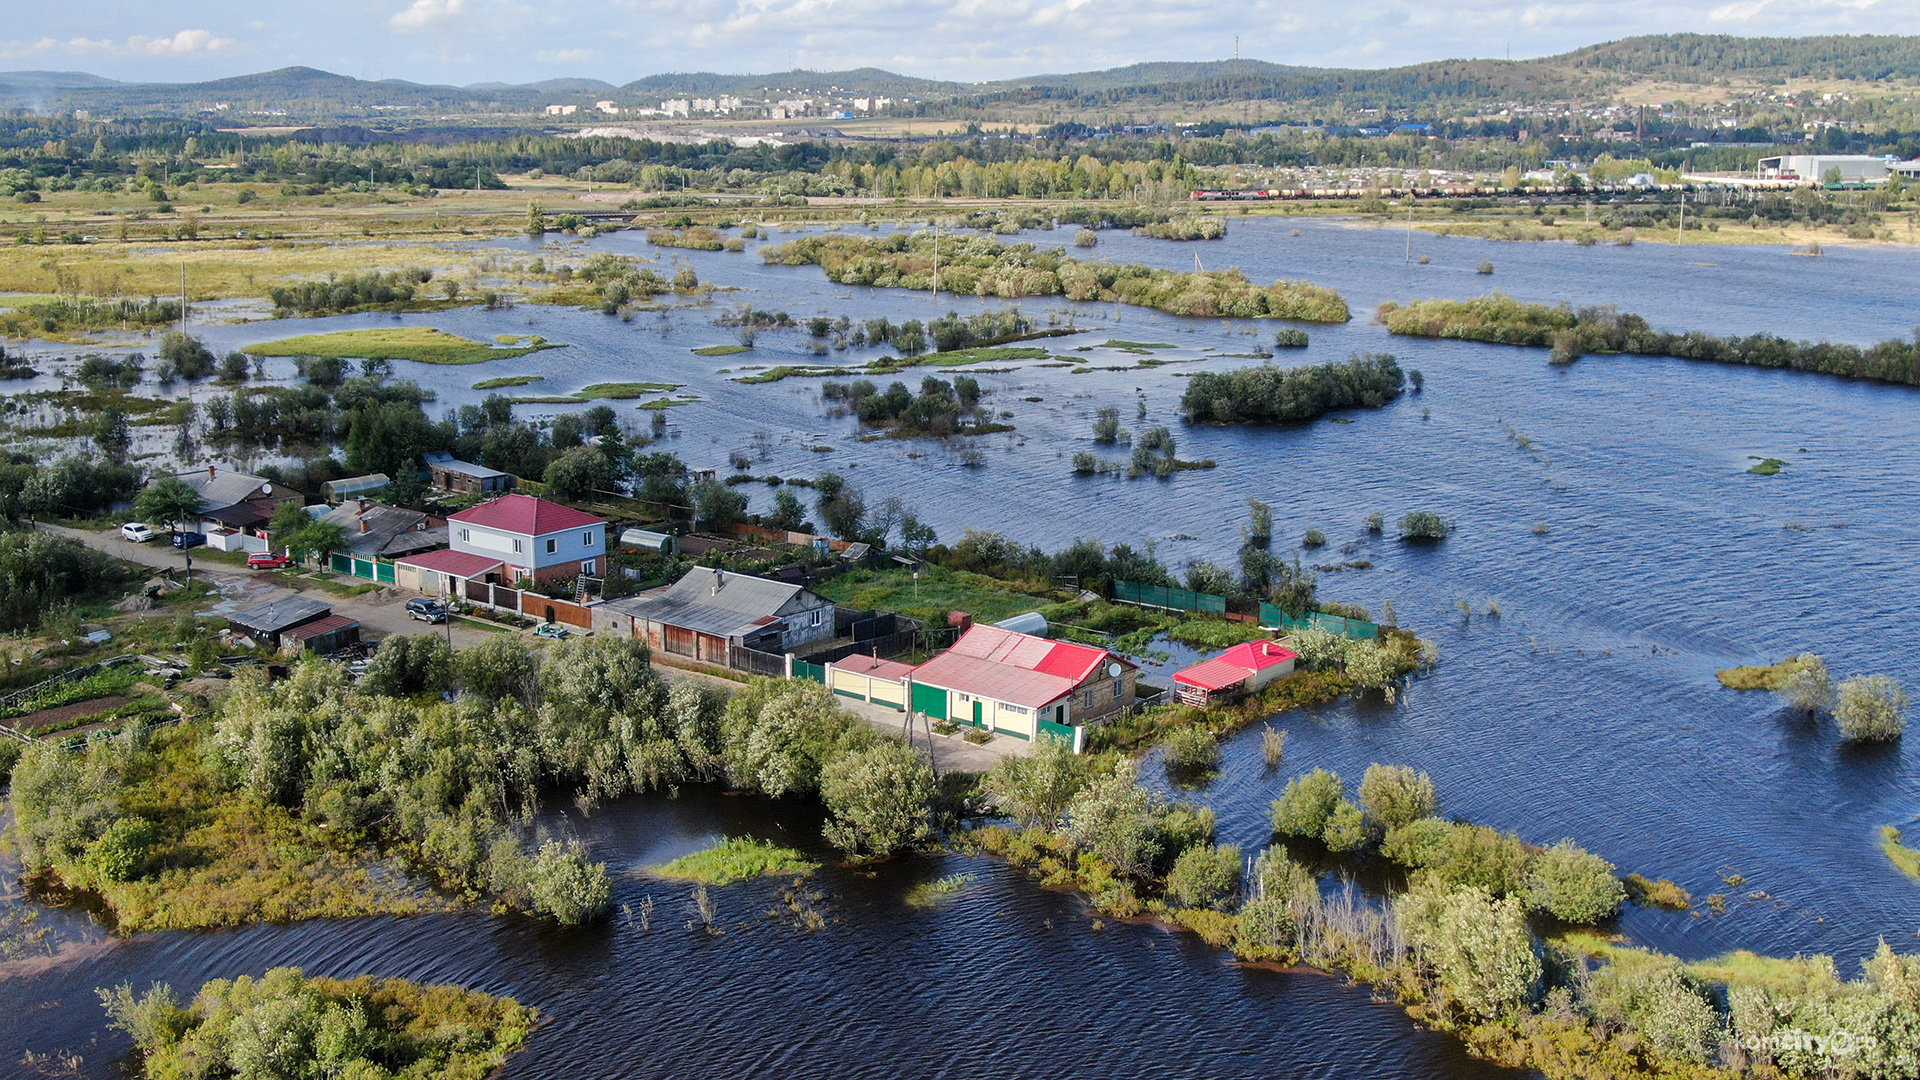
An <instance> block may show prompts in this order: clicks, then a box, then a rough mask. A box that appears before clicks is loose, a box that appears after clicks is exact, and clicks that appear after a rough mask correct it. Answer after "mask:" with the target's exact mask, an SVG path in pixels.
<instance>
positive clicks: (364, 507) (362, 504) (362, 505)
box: [355, 499, 371, 526]
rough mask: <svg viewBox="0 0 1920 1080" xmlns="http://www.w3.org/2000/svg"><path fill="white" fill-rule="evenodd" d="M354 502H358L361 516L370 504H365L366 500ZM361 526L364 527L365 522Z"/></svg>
mask: <svg viewBox="0 0 1920 1080" xmlns="http://www.w3.org/2000/svg"><path fill="white" fill-rule="evenodd" d="M355 501H356V502H358V503H359V504H360V512H361V513H363V514H364V513H366V512H367V507H368V506H369V505H371V504H370V503H368V502H367V500H365V499H356V500H355ZM361 524H362V525H363V526H364V525H365V522H362V523H361Z"/></svg>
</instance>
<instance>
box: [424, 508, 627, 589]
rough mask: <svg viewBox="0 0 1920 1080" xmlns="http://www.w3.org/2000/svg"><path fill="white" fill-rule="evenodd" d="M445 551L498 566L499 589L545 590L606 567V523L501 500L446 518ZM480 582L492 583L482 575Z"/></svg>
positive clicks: (565, 511)
mask: <svg viewBox="0 0 1920 1080" xmlns="http://www.w3.org/2000/svg"><path fill="white" fill-rule="evenodd" d="M447 546H448V550H450V551H452V552H454V553H456V554H460V555H471V556H476V557H478V558H481V559H488V560H492V561H495V562H498V563H499V564H500V567H499V569H498V570H494V571H488V572H486V573H494V574H498V575H499V578H500V581H499V583H500V584H509V585H512V584H516V583H519V582H532V583H533V584H536V585H546V584H550V583H553V582H565V581H572V580H574V579H575V578H578V577H579V576H580V575H582V574H586V575H589V576H591V575H595V574H598V573H600V571H601V569H602V568H603V567H604V566H606V557H607V523H606V521H605V520H603V519H601V518H597V517H595V516H593V515H592V514H589V513H587V512H586V511H584V510H575V509H574V508H573V507H571V506H562V505H560V504H559V503H557V502H548V501H547V500H546V499H540V498H535V497H534V496H532V495H519V494H513V495H502V496H501V497H499V498H497V499H492V500H489V501H487V502H483V503H481V504H480V505H478V506H475V507H472V508H471V509H467V510H462V511H460V512H459V513H457V514H449V515H448V516H447ZM462 576H481V577H482V578H483V580H493V579H492V578H489V577H485V576H484V573H483V574H481V575H462Z"/></svg>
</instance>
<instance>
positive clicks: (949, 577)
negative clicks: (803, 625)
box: [816, 567, 1049, 626]
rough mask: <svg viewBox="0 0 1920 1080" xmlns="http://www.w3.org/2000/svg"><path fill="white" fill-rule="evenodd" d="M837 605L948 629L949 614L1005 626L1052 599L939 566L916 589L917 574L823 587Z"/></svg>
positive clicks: (847, 577)
mask: <svg viewBox="0 0 1920 1080" xmlns="http://www.w3.org/2000/svg"><path fill="white" fill-rule="evenodd" d="M816 591H817V592H819V593H820V595H822V596H825V597H826V598H827V599H829V600H832V601H833V602H835V603H837V604H844V605H846V606H848V607H856V608H881V609H885V610H888V611H898V612H900V613H901V614H903V615H910V616H912V617H914V618H916V619H926V620H927V622H928V625H930V626H944V625H946V621H947V612H949V611H964V612H967V613H968V614H970V615H972V616H973V621H974V622H977V623H992V622H999V621H1000V620H1002V619H1007V618H1011V617H1013V616H1015V615H1019V614H1022V613H1023V612H1028V611H1033V610H1035V609H1037V608H1041V607H1044V606H1046V605H1047V604H1048V603H1049V601H1048V599H1047V598H1046V596H1044V595H1042V594H1037V593H1028V592H1022V591H1020V590H1019V589H1016V588H1014V587H1013V586H1011V585H1009V584H1007V583H1006V582H1003V581H999V580H997V579H995V578H990V577H986V576H984V575H981V574H969V573H965V572H962V571H955V570H945V569H941V568H939V567H934V568H932V569H930V570H928V571H927V572H926V573H925V574H923V575H922V576H921V578H920V581H919V584H918V585H917V586H916V585H915V583H914V580H913V571H911V570H908V569H906V568H905V567H901V568H899V569H897V570H856V571H854V572H853V573H851V574H842V575H840V576H839V577H837V578H834V579H833V580H832V581H828V582H825V583H823V584H821V585H820V586H819V587H818V589H817V590H816Z"/></svg>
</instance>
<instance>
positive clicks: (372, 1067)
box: [99, 967, 539, 1080]
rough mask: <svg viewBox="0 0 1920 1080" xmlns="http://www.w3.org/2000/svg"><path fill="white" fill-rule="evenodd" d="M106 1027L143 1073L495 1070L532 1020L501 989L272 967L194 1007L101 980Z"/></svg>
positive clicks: (457, 1073)
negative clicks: (121, 1039)
mask: <svg viewBox="0 0 1920 1080" xmlns="http://www.w3.org/2000/svg"><path fill="white" fill-rule="evenodd" d="M99 993H100V1002H101V1004H102V1005H103V1006H105V1007H106V1011H107V1016H108V1018H109V1020H110V1021H111V1023H112V1025H113V1026H114V1027H116V1028H119V1029H120V1030H121V1031H124V1032H126V1033H127V1034H128V1035H129V1036H131V1037H132V1039H133V1043H134V1047H135V1048H136V1049H137V1050H138V1052H139V1055H140V1059H141V1060H140V1065H141V1068H140V1072H141V1074H142V1075H145V1076H150V1077H155V1078H159V1077H202V1076H243V1077H267V1076H274V1077H283V1076H284V1077H296V1076H297V1077H323V1076H324V1077H345V1078H351V1080H388V1078H397V1077H426V1076H436V1077H482V1076H491V1075H493V1074H494V1073H495V1072H496V1071H498V1070H499V1069H500V1068H501V1066H502V1065H504V1064H505V1063H506V1060H507V1057H508V1055H510V1054H512V1053H513V1052H514V1051H516V1050H519V1049H520V1048H521V1047H522V1046H524V1045H525V1044H526V1040H527V1035H528V1033H529V1032H531V1031H532V1030H533V1027H534V1024H535V1023H536V1022H537V1021H538V1019H539V1014H537V1013H536V1012H535V1011H534V1010H532V1009H530V1008H527V1007H526V1006H524V1005H521V1004H520V1003H519V1002H517V1001H515V1000H513V999H512V998H509V997H495V996H493V995H491V994H483V993H480V992H479V991H476V990H465V989H462V988H460V987H457V986H422V985H420V984H418V983H414V982H409V981H407V980H405V979H375V978H372V977H371V976H362V977H360V978H358V979H351V980H341V979H320V978H312V979H310V978H308V977H307V976H306V975H305V974H304V973H303V972H302V971H301V970H300V969H299V968H293V967H281V968H274V969H273V970H271V971H269V972H267V973H266V975H264V976H262V977H261V978H259V979H254V978H252V977H250V976H246V975H242V976H240V977H239V978H237V979H234V980H232V981H228V980H226V979H214V980H213V981H211V982H209V983H207V984H206V985H205V986H202V987H201V988H200V992H199V993H198V994H196V995H194V999H193V1002H192V1004H191V1005H185V1006H183V1005H181V1003H180V998H179V996H178V995H177V994H175V993H174V991H173V988H172V987H169V986H165V985H159V984H156V985H155V986H154V987H153V988H152V989H151V990H148V991H147V992H146V993H145V994H141V995H136V994H135V993H134V991H133V987H132V986H131V985H130V984H122V985H120V986H118V987H116V988H114V989H112V990H101V991H100V992H99Z"/></svg>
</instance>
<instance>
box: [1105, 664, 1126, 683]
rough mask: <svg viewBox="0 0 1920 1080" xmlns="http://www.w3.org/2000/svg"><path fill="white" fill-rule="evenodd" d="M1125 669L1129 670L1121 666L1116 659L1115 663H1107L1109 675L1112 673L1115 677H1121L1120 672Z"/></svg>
mask: <svg viewBox="0 0 1920 1080" xmlns="http://www.w3.org/2000/svg"><path fill="white" fill-rule="evenodd" d="M1125 670H1127V669H1126V668H1123V667H1121V666H1120V664H1119V663H1118V662H1117V661H1116V662H1114V663H1111V664H1108V665H1107V674H1109V675H1111V676H1113V677H1114V678H1116V679H1117V678H1119V677H1120V673H1121V672H1123V671H1125Z"/></svg>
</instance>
